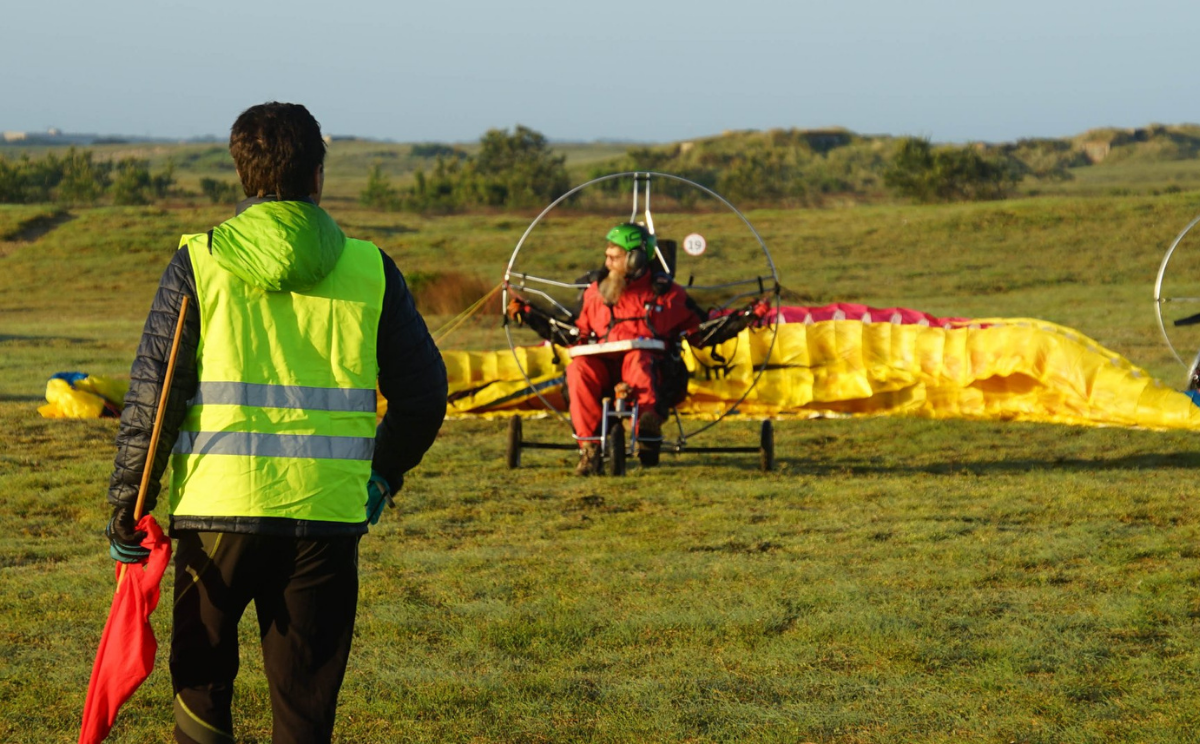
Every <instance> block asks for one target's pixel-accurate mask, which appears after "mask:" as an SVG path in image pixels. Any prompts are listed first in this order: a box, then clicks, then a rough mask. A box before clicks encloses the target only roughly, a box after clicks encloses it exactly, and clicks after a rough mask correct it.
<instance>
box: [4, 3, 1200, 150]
mask: <svg viewBox="0 0 1200 744" xmlns="http://www.w3.org/2000/svg"><path fill="white" fill-rule="evenodd" d="M0 19H2V21H3V23H4V26H5V27H6V30H7V31H8V34H6V37H7V38H6V42H5V44H4V45H3V46H0V69H3V70H4V74H3V76H0V129H2V130H25V131H43V130H45V129H46V128H47V127H51V126H53V127H58V128H59V129H62V130H63V131H67V132H92V133H99V134H125V135H151V136H157V137H180V138H187V137H195V136H204V135H217V136H224V135H225V133H227V132H228V129H229V125H230V124H231V123H232V121H233V119H234V118H235V117H236V116H237V114H238V112H240V111H241V110H243V109H244V108H246V107H247V106H250V105H252V104H255V103H260V102H262V101H266V100H280V101H296V102H300V103H304V104H305V105H307V106H308V107H309V109H310V110H311V111H312V112H313V113H314V115H315V116H316V117H317V118H318V119H319V120H320V121H321V124H322V128H323V129H324V131H325V132H326V133H329V134H347V135H349V134H353V135H359V136H366V137H375V138H381V139H393V140H398V141H447V142H460V141H470V140H475V139H477V138H478V137H479V136H480V135H481V134H482V133H483V132H484V131H485V130H487V129H489V128H493V127H511V126H513V125H514V124H516V123H521V124H525V125H526V126H530V127H532V128H534V129H536V130H538V131H540V132H542V133H544V134H545V135H546V136H547V137H550V138H552V139H556V140H571V141H588V140H596V139H620V140H631V141H643V142H654V141H660V142H661V141H672V140H680V139H688V138H691V137H697V136H704V135H708V134H716V133H719V132H721V131H724V130H728V129H769V128H773V127H801V128H812V127H823V126H844V127H847V128H849V129H852V130H854V131H857V132H861V133H877V134H894V135H902V134H915V135H921V136H928V137H931V138H933V139H934V140H936V141H967V140H985V141H1010V140H1015V139H1017V138H1021V137H1031V136H1038V137H1059V136H1068V135H1073V134H1077V133H1080V132H1083V131H1085V130H1087V129H1091V128H1094V127H1100V126H1121V127H1131V126H1141V125H1144V124H1147V123H1150V122H1160V123H1182V122H1194V121H1200V96H1197V95H1196V93H1197V87H1198V86H1197V84H1196V82H1195V75H1194V70H1193V69H1192V63H1193V61H1194V55H1192V54H1188V52H1189V51H1190V50H1191V49H1192V46H1191V44H1192V37H1193V35H1194V34H1193V29H1194V28H1195V27H1196V26H1197V22H1198V21H1200V3H1195V2H1194V0H1192V1H1190V2H1185V1H1184V0H1147V2H1145V3H1142V4H1140V5H1133V4H1129V3H1117V2H1115V0H1093V1H1091V2H1082V1H1081V0H1060V1H1059V2H1054V0H1050V2H1046V1H1044V0H1043V2H1034V1H1033V0H1012V1H1011V2H1008V3H1005V4H991V5H989V6H987V7H982V6H976V4H974V3H963V2H961V1H959V2H955V1H953V0H913V2H911V3H894V2H887V1H885V0H848V1H847V2H843V3H815V2H803V1H802V2H796V1H795V0H791V1H789V0H746V1H745V2H740V3H720V2H715V1H714V0H696V2H691V3H684V2H678V1H677V2H658V1H655V0H646V1H645V2H637V1H635V0H614V2H610V3H606V4H588V5H582V4H570V3H549V2H537V1H536V0H513V1H512V2H509V3H484V2H479V1H478V0H458V1H455V0H449V1H448V2H443V3H440V4H436V5H435V4H433V3H423V4H419V5H415V6H414V7H402V6H396V5H392V4H386V3H383V2H379V1H378V0H347V1H346V2H343V3H341V4H340V5H337V6H335V5H332V4H328V3H318V2H314V0H295V1H294V2H293V3H291V4H288V5H279V4H266V3H254V4H243V3H234V2H229V0H210V1H209V2H205V3H196V2H187V3H179V4H169V5H168V4H165V3H158V2H152V1H151V0H130V1H129V2H124V3H122V4H121V5H120V7H119V9H114V8H113V7H112V6H110V5H103V4H100V5H97V4H95V3H87V2H83V1H82V0H62V1H61V2H59V3H56V4H37V3H20V4H14V5H12V6H10V7H6V8H5V9H4V10H3V11H2V13H0Z"/></svg>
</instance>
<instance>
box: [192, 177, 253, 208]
mask: <svg viewBox="0 0 1200 744" xmlns="http://www.w3.org/2000/svg"><path fill="white" fill-rule="evenodd" d="M200 191H201V193H203V194H204V195H205V196H207V197H208V198H209V200H210V201H212V203H213V204H236V203H237V202H238V201H240V200H241V198H242V196H243V195H244V192H243V191H242V185H241V184H240V183H229V182H227V181H218V180H217V179H215V178H201V179H200Z"/></svg>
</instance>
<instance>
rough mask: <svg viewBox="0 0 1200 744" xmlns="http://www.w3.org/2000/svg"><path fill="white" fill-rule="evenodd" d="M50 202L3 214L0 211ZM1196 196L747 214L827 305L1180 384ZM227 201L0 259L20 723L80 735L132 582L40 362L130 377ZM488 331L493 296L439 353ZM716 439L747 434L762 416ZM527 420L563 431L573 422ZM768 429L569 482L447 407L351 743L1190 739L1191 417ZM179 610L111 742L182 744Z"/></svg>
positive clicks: (432, 262)
mask: <svg viewBox="0 0 1200 744" xmlns="http://www.w3.org/2000/svg"><path fill="white" fill-rule="evenodd" d="M330 207H331V210H332V211H333V213H334V215H335V217H337V218H338V219H339V221H340V222H341V223H342V224H343V225H344V226H345V227H346V229H347V231H348V232H349V233H351V234H354V235H357V236H361V237H367V238H370V239H373V240H376V241H377V242H379V243H380V244H381V245H383V246H384V247H385V248H386V249H387V250H388V252H389V253H390V254H391V255H392V256H394V257H395V258H396V260H397V262H398V263H399V264H400V266H401V268H402V269H403V270H404V271H406V272H410V273H415V272H427V273H428V272H437V271H446V270H449V269H453V270H455V271H461V272H464V273H468V274H476V275H478V276H481V277H486V278H490V279H492V280H494V281H499V278H500V275H501V273H502V270H503V266H504V264H505V262H506V261H507V259H508V257H509V255H510V254H511V252H512V248H513V245H514V244H515V242H516V240H517V238H518V237H519V236H520V234H521V233H522V232H523V230H524V229H525V226H526V225H527V224H528V219H529V218H530V217H531V216H532V215H475V216H463V217H455V218H443V219H429V218H422V217H418V216H412V215H395V214H383V213H376V212H370V211H364V210H360V209H358V208H356V207H353V206H352V205H350V204H348V203H345V202H340V201H337V200H334V201H332V202H331V205H330ZM36 209H38V208H34V210H35V211H26V212H21V213H18V212H16V211H9V210H0V227H2V226H3V225H7V224H13V225H16V224H19V223H21V221H22V220H26V219H29V218H30V215H34V214H36ZM1195 211H1196V203H1195V198H1194V195H1189V194H1186V193H1185V194H1173V195H1167V196H1162V197H1159V198H1150V197H1093V198H1066V197H1063V198H1042V199H1035V200H1024V201H1011V202H999V203H990V204H979V205H955V206H935V207H883V206H881V207H869V208H856V209H832V210H822V211H770V210H764V211H756V212H753V213H751V214H750V215H749V216H750V218H751V220H752V221H753V222H754V224H755V226H756V227H757V228H758V229H759V230H760V232H761V233H762V234H763V236H764V238H765V239H766V241H767V243H768V245H769V246H770V248H771V252H772V255H773V256H774V258H775V260H776V262H777V264H778V265H779V269H780V275H781V277H782V280H783V283H784V285H785V286H786V287H787V288H788V289H789V291H791V292H794V293H795V294H796V296H798V297H800V298H801V299H802V300H803V301H805V302H810V303H823V302H830V301H858V302H866V303H869V304H874V305H878V306H887V305H904V306H911V307H915V308H917V309H921V310H925V311H928V312H933V313H937V314H943V315H960V316H975V317H982V316H1016V315H1023V316H1033V317H1039V318H1044V319H1047V320H1051V321H1055V322H1059V323H1063V324H1066V325H1070V326H1073V327H1075V328H1078V329H1079V330H1081V331H1082V332H1084V333H1086V334H1088V335H1090V336H1092V337H1094V338H1096V339H1097V340H1098V341H1100V342H1101V343H1102V344H1104V345H1105V346H1108V347H1110V348H1113V349H1114V350H1116V351H1119V352H1121V353H1123V354H1125V355H1127V356H1129V357H1130V358H1131V359H1132V360H1133V361H1134V362H1135V363H1136V364H1139V365H1141V366H1143V367H1146V368H1147V369H1149V370H1150V371H1151V372H1152V373H1153V374H1155V375H1156V376H1158V377H1163V378H1167V379H1171V380H1173V379H1174V378H1175V377H1178V376H1179V375H1180V372H1181V370H1180V369H1179V367H1178V365H1177V364H1176V363H1175V362H1174V361H1173V360H1171V359H1170V357H1169V353H1168V352H1167V351H1166V350H1165V348H1164V347H1163V346H1162V344H1161V342H1160V341H1159V339H1158V337H1157V329H1156V327H1155V324H1154V321H1153V316H1152V314H1151V308H1150V301H1149V300H1150V297H1151V284H1152V281H1153V278H1154V274H1155V271H1156V270H1157V266H1158V261H1159V260H1160V258H1161V254H1162V252H1163V250H1164V249H1165V247H1166V245H1167V244H1168V243H1169V242H1170V240H1171V239H1172V238H1173V237H1174V236H1175V234H1176V233H1177V232H1178V231H1179V229H1181V228H1182V226H1183V225H1185V224H1186V223H1187V222H1188V221H1189V220H1190V219H1191V218H1192V217H1193V216H1194V213H1195ZM224 215H225V210H224V209H223V208H179V209H163V208H111V209H95V210H72V212H71V216H72V217H74V219H72V220H70V221H66V222H63V223H61V224H59V226H58V227H57V228H55V229H53V230H51V231H50V232H48V233H46V234H45V235H43V236H41V237H40V238H38V239H36V240H34V241H32V242H25V243H17V244H15V247H14V248H13V249H12V250H11V251H10V252H9V253H7V254H6V255H4V256H3V257H0V426H2V427H3V431H4V432H5V433H4V436H3V437H0V494H2V495H0V740H2V741H5V742H14V743H19V744H24V743H32V742H67V741H73V740H74V739H75V737H76V736H77V731H78V728H77V727H78V716H79V714H80V711H81V710H82V705H83V698H84V693H85V689H86V685H87V680H88V676H89V673H90V668H91V662H92V659H93V656H94V653H95V647H96V644H97V642H98V640H99V633H100V629H101V627H102V625H103V621H104V618H105V615H106V613H107V609H108V604H109V602H110V599H111V586H112V565H111V562H110V561H109V560H108V558H107V554H106V544H105V543H104V540H103V538H102V536H101V534H100V532H101V529H102V526H103V524H104V521H105V520H106V518H107V508H106V507H105V505H104V493H105V489H106V485H107V476H108V473H109V471H110V469H111V460H112V455H113V447H112V439H113V436H114V435H115V433H116V424H115V422H112V421H50V420H44V419H41V418H39V417H38V416H37V414H36V411H35V408H36V406H37V405H38V403H39V401H40V399H41V396H42V393H43V390H44V386H45V380H46V378H47V377H48V376H49V375H50V374H52V373H54V372H57V371H60V370H69V369H80V370H83V371H89V372H95V373H100V374H125V373H127V370H128V366H129V362H130V360H131V359H132V356H133V353H134V349H135V347H136V344H137V340H138V335H139V333H140V328H141V323H142V321H143V320H144V316H145V313H146V310H147V309H148V307H149V303H150V299H151V297H152V294H153V291H154V286H155V284H156V282H157V278H158V275H159V274H160V273H161V271H162V268H163V267H164V266H165V265H166V262H167V261H168V260H169V258H170V255H171V252H172V250H173V249H174V246H175V245H176V243H177V240H178V234H179V233H181V232H185V231H187V232H191V231H200V230H204V229H206V228H207V227H208V226H210V225H211V224H212V223H214V222H216V221H219V220H220V219H222V218H223V216H224ZM623 217H624V215H623V214H618V215H615V216H583V217H572V216H569V215H561V216H552V218H551V223H550V225H549V226H548V227H547V234H546V235H545V236H544V237H543V238H541V239H542V240H543V241H544V243H545V244H546V248H545V250H543V251H542V252H541V253H542V256H541V258H538V257H537V256H533V255H531V256H530V258H529V260H530V261H531V262H535V263H540V265H544V266H545V267H547V268H550V269H557V270H562V271H568V270H570V269H572V268H575V267H576V266H577V264H579V265H581V264H582V263H585V262H586V261H587V260H589V256H590V252H591V251H594V250H598V245H597V244H598V243H599V241H600V239H599V237H598V236H599V235H601V234H602V229H603V228H604V227H606V226H607V225H608V223H610V222H612V221H613V220H614V219H621V218H623ZM659 221H661V223H662V225H663V226H664V227H663V229H664V230H667V229H669V230H670V232H672V233H676V232H681V231H684V230H686V229H689V228H690V227H692V226H697V225H699V226H702V227H703V229H704V230H705V231H706V232H707V233H708V234H710V235H712V236H714V237H717V238H720V241H724V242H723V243H722V242H720V241H718V242H714V243H713V245H714V251H716V250H717V248H718V247H719V246H721V245H728V246H730V247H729V251H728V252H727V253H724V254H722V253H719V252H718V253H714V259H715V260H717V261H722V260H725V258H722V256H724V257H726V258H727V259H728V263H730V264H733V265H734V266H736V267H738V270H741V268H742V263H739V261H742V260H747V261H748V260H750V259H747V258H746V256H748V255H752V254H751V253H747V252H746V251H745V245H744V241H743V242H742V243H738V242H737V241H738V240H741V239H740V238H738V236H737V235H736V231H735V230H734V228H732V227H730V226H729V224H728V223H727V220H725V218H724V217H722V216H720V215H711V214H707V215H681V214H669V213H667V212H665V211H664V213H663V214H662V215H661V216H660V217H659ZM554 245H557V246H561V250H560V251H557V252H554V251H551V250H550V249H549V247H550V246H554ZM429 320H430V325H431V327H437V326H439V325H440V324H441V323H443V322H445V321H447V320H449V317H441V316H438V317H432V318H430V319H429ZM502 338H503V337H502V335H501V334H500V332H499V329H498V327H497V324H496V321H495V319H494V318H483V319H479V320H478V321H477V322H476V323H475V324H474V325H471V326H470V327H469V328H468V329H466V330H464V331H462V332H461V333H460V335H457V336H454V337H452V338H451V339H450V341H449V342H448V343H447V344H446V345H447V346H448V347H458V348H461V347H464V346H474V347H476V348H483V347H489V346H490V347H492V348H495V347H497V346H499V345H501V344H502V343H503V340H502ZM716 432H718V433H717V434H716V438H719V439H721V440H723V442H728V443H731V444H753V443H755V442H756V441H757V424H756V423H755V422H732V423H728V424H725V425H722V427H720V428H719V429H717V430H716ZM526 435H527V437H529V438H536V439H542V440H555V439H557V440H564V439H566V437H567V434H566V432H565V430H564V428H563V427H562V425H561V424H559V423H557V422H554V421H530V422H527V424H526ZM708 441H710V442H713V440H708ZM776 441H777V458H778V460H779V468H778V470H777V471H776V472H774V473H770V474H763V473H760V472H759V471H758V470H757V469H756V465H757V463H756V458H753V457H752V456H739V455H728V456H702V455H691V456H681V457H678V458H676V457H666V458H664V465H663V467H662V468H660V469H658V470H656V471H646V472H643V471H640V470H637V469H636V468H635V469H634V470H633V472H631V474H630V476H629V477H627V478H625V479H607V478H603V479H587V480H580V479H576V478H573V477H571V476H570V475H569V470H570V466H571V465H572V463H571V461H570V458H569V457H568V456H567V454H566V453H558V452H544V451H529V452H527V453H526V454H525V457H524V465H523V467H522V468H521V469H519V470H516V471H509V470H506V469H505V468H504V467H503V453H504V425H503V422H499V421H484V420H459V421H451V422H448V423H447V424H446V426H445V428H444V429H443V432H442V434H441V435H440V437H439V439H438V442H437V443H436V444H435V445H434V447H433V449H432V450H431V451H430V452H429V454H428V455H427V457H426V459H425V462H424V463H423V464H422V465H421V466H420V467H419V468H418V469H417V470H416V471H414V472H413V473H412V474H411V475H410V477H409V479H408V480H407V482H406V487H405V491H404V493H403V494H402V499H401V503H400V508H399V510H397V511H393V512H390V513H388V514H387V515H385V517H384V521H383V522H382V523H381V524H380V526H379V527H377V528H376V529H375V530H373V531H372V534H371V535H370V536H368V537H367V538H366V539H364V541H363V544H362V561H361V565H362V591H361V597H360V602H359V623H358V627H357V635H356V638H355V645H354V650H353V653H352V657H351V662H350V671H349V674H348V678H347V681H346V684H345V686H344V688H343V691H342V696H341V706H340V709H339V721H338V729H337V732H336V739H337V740H338V741H342V742H391V741H413V742H426V741H428V742H433V741H438V742H441V741H449V742H483V741H488V742H491V741H497V742H537V741H556V742H557V741H566V742H572V741H577V742H641V741H696V742H723V741H728V742H735V741H737V742H741V741H764V742H797V741H800V742H803V741H813V742H854V743H858V742H864V743H865V742H895V741H919V742H947V743H949V742H963V741H971V742H997V743H999V742H1013V741H1016V742H1047V743H1048V742H1056V743H1057V742H1104V741H1112V742H1124V741H1138V742H1185V741H1192V740H1194V736H1195V731H1196V729H1197V726H1198V725H1200V721H1198V720H1197V718H1198V715H1197V713H1196V711H1197V710H1200V692H1198V691H1200V646H1198V644H1197V643H1196V640H1195V639H1196V626H1197V622H1198V618H1200V588H1198V587H1200V569H1197V567H1196V558H1197V557H1198V556H1200V549H1198V548H1197V538H1198V537H1200V511H1198V510H1197V507H1196V505H1195V503H1194V499H1192V494H1193V492H1194V482H1195V473H1196V469H1197V467H1200V451H1198V449H1197V447H1196V446H1195V440H1194V435H1192V434H1189V433H1185V432H1174V433H1160V432H1152V431H1136V430H1125V429H1102V428H1096V429H1092V428H1068V427H1061V426H1050V425H1033V424H1011V423H1009V424H1005V423H988V422H967V421H930V420H924V419H913V418H882V417H881V418H864V419H830V420H815V421H795V420H784V421H780V422H777V433H776ZM698 443H699V441H698ZM713 443H715V442H713ZM159 516H160V518H161V519H164V520H165V515H163V514H162V513H161V510H160V514H159ZM171 583H172V582H171V578H170V576H169V575H168V577H167V579H166V580H165V582H164V592H165V596H166V597H169V596H170V587H171ZM169 605H170V601H169V599H167V600H164V603H163V605H162V606H161V607H160V608H159V611H158V613H157V614H156V615H155V628H156V631H157V633H158V637H159V639H160V641H161V642H162V643H163V648H162V649H160V653H159V657H158V663H157V668H156V670H155V672H154V674H153V675H152V676H151V678H150V680H149V681H148V683H147V684H146V685H145V686H144V687H143V688H142V689H141V690H139V692H138V693H137V694H136V695H135V697H134V699H133V701H132V702H131V703H130V705H129V706H128V707H127V708H126V709H125V711H124V712H123V713H122V716H121V718H120V719H119V720H118V723H117V728H116V729H115V732H114V736H113V739H112V740H113V741H115V742H131V743H132V742H138V743H139V744H140V743H142V742H166V741H169V740H170V728H171V721H170V715H171V714H170V697H171V693H170V680H169V674H168V672H167V669H166V644H167V642H168V640H169V632H170V631H169V629H170V619H169V615H170V607H169ZM242 632H243V637H244V641H245V643H244V646H243V654H242V662H243V669H242V673H241V675H240V676H239V678H238V688H237V696H236V710H237V719H236V725H237V727H238V736H239V741H246V742H266V741H269V740H270V712H269V700H268V695H267V690H266V683H265V680H264V678H263V674H262V665H261V661H260V658H259V653H258V649H257V639H256V630H255V629H254V627H253V623H252V622H251V621H250V619H249V617H248V618H247V621H246V622H245V623H244V624H243V627H242Z"/></svg>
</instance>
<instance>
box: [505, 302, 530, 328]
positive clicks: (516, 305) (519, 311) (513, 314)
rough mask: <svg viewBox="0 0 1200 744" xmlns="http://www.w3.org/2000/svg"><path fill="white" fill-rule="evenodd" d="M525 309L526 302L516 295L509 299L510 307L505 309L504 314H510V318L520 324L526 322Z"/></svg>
mask: <svg viewBox="0 0 1200 744" xmlns="http://www.w3.org/2000/svg"><path fill="white" fill-rule="evenodd" d="M525 310H526V307H525V303H524V302H522V301H521V300H520V299H519V298H517V297H514V298H512V299H511V300H509V301H508V307H506V308H505V309H504V314H505V315H507V316H508V319H509V320H511V321H513V322H515V323H518V324H519V323H523V322H525Z"/></svg>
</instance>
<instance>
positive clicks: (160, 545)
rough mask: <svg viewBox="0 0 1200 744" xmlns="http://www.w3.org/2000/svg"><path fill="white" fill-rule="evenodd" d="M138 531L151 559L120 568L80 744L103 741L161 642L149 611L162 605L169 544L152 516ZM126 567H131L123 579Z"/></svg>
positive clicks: (143, 678)
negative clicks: (160, 598)
mask: <svg viewBox="0 0 1200 744" xmlns="http://www.w3.org/2000/svg"><path fill="white" fill-rule="evenodd" d="M137 527H138V530H145V531H146V539H144V540H142V547H143V548H148V549H149V550H150V556H149V557H148V558H146V559H145V560H143V561H141V562H140V563H128V564H125V563H118V564H117V569H116V570H117V582H118V583H117V591H116V594H114V595H113V602H112V609H110V610H109V612H108V624H107V625H105V626H104V635H102V636H101V637H100V649H99V650H98V651H97V652H96V665H95V666H94V667H92V679H91V681H90V682H88V694H87V700H86V701H85V702H84V704H83V728H82V729H80V731H79V744H98V742H101V741H104V739H105V737H107V736H108V732H109V731H111V730H112V726H113V721H115V720H117V709H119V708H120V707H121V705H122V704H124V702H125V701H126V700H128V699H129V698H130V697H132V696H133V691H134V690H136V689H137V688H138V685H140V684H142V682H145V681H146V678H147V677H149V676H150V670H151V669H153V668H154V654H155V652H157V651H158V641H157V640H155V638H154V631H153V630H152V629H151V628H150V613H152V612H154V608H155V607H157V606H158V594H159V589H158V585H159V582H160V581H162V575H163V571H165V570H166V568H167V564H168V563H169V562H170V561H171V540H170V538H168V537H167V536H166V535H164V534H163V531H162V528H161V527H159V526H158V522H155V521H154V517H152V516H151V515H149V514H147V515H145V516H144V517H142V518H141V520H139V521H138V524H137ZM122 566H128V570H126V571H125V575H124V578H123V579H122V577H121V568H122Z"/></svg>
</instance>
